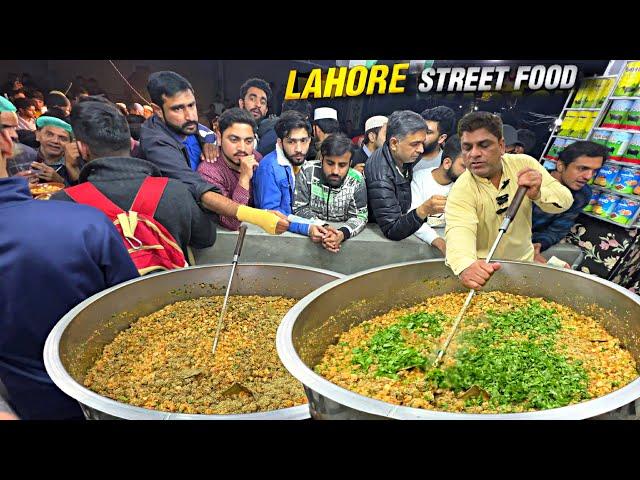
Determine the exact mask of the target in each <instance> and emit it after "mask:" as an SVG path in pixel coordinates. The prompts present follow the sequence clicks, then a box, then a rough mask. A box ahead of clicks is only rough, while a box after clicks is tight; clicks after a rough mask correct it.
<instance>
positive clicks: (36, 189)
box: [29, 182, 64, 197]
mask: <svg viewBox="0 0 640 480" xmlns="http://www.w3.org/2000/svg"><path fill="white" fill-rule="evenodd" d="M63 188H64V183H58V182H49V183H36V184H33V185H29V189H30V190H31V195H33V196H34V197H37V196H38V195H43V194H45V193H48V194H49V195H51V194H54V193H56V192H58V191H60V190H62V189H63Z"/></svg>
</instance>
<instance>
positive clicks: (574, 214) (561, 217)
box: [531, 208, 580, 251]
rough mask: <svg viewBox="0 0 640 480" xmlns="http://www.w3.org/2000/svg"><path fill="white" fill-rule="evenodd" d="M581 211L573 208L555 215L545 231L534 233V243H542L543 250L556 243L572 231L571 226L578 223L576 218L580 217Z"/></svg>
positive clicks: (532, 238) (532, 237)
mask: <svg viewBox="0 0 640 480" xmlns="http://www.w3.org/2000/svg"><path fill="white" fill-rule="evenodd" d="M579 213H580V210H579V209H575V210H574V209H573V208H571V209H569V210H567V211H566V212H565V213H560V214H558V215H555V218H554V219H553V221H552V222H551V223H550V224H549V225H547V226H546V227H545V229H544V231H540V232H533V233H532V235H531V241H532V242H533V243H540V244H541V245H542V246H541V247H540V250H541V251H544V250H546V249H547V248H549V247H550V246H551V245H555V244H556V243H558V242H559V241H560V240H562V239H563V238H564V237H566V236H567V234H568V233H569V231H571V227H573V224H574V223H576V218H578V214H579Z"/></svg>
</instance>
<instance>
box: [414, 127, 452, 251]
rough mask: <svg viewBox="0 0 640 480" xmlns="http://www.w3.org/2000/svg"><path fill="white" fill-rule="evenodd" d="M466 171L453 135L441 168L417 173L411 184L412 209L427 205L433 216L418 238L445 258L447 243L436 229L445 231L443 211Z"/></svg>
mask: <svg viewBox="0 0 640 480" xmlns="http://www.w3.org/2000/svg"><path fill="white" fill-rule="evenodd" d="M464 171H465V167H464V158H463V157H462V152H461V151H460V137H458V136H457V135H454V136H453V137H450V138H449V139H448V140H447V142H446V143H445V144H444V149H443V150H442V162H441V163H440V166H439V167H438V168H427V169H426V170H420V171H419V172H416V173H414V175H413V180H412V181H411V208H417V207H418V205H420V204H421V203H423V202H428V203H429V204H430V206H431V210H432V211H433V212H434V213H433V214H431V215H429V216H428V217H427V220H426V221H425V222H424V224H423V225H422V226H421V227H420V229H419V230H418V231H417V232H416V233H415V235H416V237H418V238H419V239H420V240H422V241H423V242H425V243H428V244H429V245H431V246H433V247H436V248H437V249H438V250H440V251H441V252H442V254H443V255H446V253H447V250H446V243H445V241H444V238H442V237H441V236H440V235H438V233H437V232H436V230H434V227H441V228H444V225H445V218H444V207H445V204H446V201H447V195H448V194H449V190H451V187H452V186H453V183H454V182H455V181H456V180H457V179H458V177H459V176H460V175H462V173H463V172H464Z"/></svg>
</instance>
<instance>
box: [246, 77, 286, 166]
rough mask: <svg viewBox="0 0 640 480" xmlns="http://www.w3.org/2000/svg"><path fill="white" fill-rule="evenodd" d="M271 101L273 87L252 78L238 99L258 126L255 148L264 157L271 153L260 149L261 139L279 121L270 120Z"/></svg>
mask: <svg viewBox="0 0 640 480" xmlns="http://www.w3.org/2000/svg"><path fill="white" fill-rule="evenodd" d="M270 101H271V87H270V86H269V84H268V83H267V82H266V81H265V80H262V79H261V78H250V79H249V80H247V81H246V82H244V83H243V84H242V86H241V87H240V97H239V98H238V106H239V107H240V108H242V109H243V110H246V111H247V112H249V113H250V114H251V115H252V116H253V119H254V120H255V121H256V125H257V126H258V128H257V131H256V136H255V138H256V143H255V144H254V148H256V149H259V150H260V152H261V153H262V154H263V155H264V154H266V153H269V152H267V151H265V150H263V147H262V146H260V147H259V142H260V139H261V138H262V137H263V136H264V135H265V134H266V133H267V131H268V130H271V129H272V128H273V126H274V125H275V122H276V121H277V118H268V117H267V112H268V111H269V102H270Z"/></svg>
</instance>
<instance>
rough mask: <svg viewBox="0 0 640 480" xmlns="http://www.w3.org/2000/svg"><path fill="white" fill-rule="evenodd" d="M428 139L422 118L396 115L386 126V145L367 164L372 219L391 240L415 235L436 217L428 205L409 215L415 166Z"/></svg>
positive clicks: (366, 174)
mask: <svg viewBox="0 0 640 480" xmlns="http://www.w3.org/2000/svg"><path fill="white" fill-rule="evenodd" d="M426 137H427V126H426V125H425V123H424V120H423V119H422V117H421V116H420V115H418V114H417V113H415V112H412V111H410V110H402V111H397V112H393V113H392V114H391V115H390V116H389V121H388V123H387V141H386V142H385V144H384V145H383V146H382V148H379V149H377V150H376V151H375V152H373V154H372V155H371V157H369V160H368V161H367V162H366V163H365V167H364V176H365V180H366V183H367V197H368V199H369V219H370V221H375V222H376V223H377V224H378V225H379V226H380V229H381V230H382V233H383V234H384V236H385V237H387V238H388V239H389V240H403V239H405V238H407V237H409V236H410V235H413V234H414V233H415V232H416V231H418V229H419V228H420V227H421V226H422V224H423V222H424V221H425V219H426V218H427V217H428V216H429V215H430V214H431V213H435V212H432V211H431V210H430V206H429V204H428V202H424V203H423V204H421V205H419V206H418V207H417V208H415V209H414V210H411V211H409V208H410V207H411V179H412V177H413V171H412V170H413V164H414V163H415V162H416V161H417V160H418V159H419V158H420V156H421V155H422V153H423V151H424V145H423V143H424V141H425V139H426Z"/></svg>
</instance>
